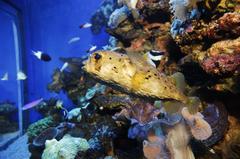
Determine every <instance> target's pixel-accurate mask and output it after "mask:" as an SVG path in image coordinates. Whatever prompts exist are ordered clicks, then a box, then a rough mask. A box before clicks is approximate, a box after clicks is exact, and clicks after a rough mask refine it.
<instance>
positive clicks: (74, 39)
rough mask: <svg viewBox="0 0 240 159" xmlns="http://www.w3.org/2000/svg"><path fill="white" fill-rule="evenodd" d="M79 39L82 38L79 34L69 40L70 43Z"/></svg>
mask: <svg viewBox="0 0 240 159" xmlns="http://www.w3.org/2000/svg"><path fill="white" fill-rule="evenodd" d="M79 40H80V37H78V36H76V37H73V38H71V39H70V40H69V41H68V44H72V43H75V42H77V41H79Z"/></svg>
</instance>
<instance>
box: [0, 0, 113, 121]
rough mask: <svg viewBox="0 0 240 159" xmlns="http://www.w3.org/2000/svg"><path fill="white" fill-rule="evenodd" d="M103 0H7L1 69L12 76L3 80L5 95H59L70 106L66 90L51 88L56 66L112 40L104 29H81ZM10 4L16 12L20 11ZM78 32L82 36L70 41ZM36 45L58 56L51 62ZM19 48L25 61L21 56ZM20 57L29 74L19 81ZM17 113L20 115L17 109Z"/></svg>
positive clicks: (27, 117)
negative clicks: (97, 31)
mask: <svg viewBox="0 0 240 159" xmlns="http://www.w3.org/2000/svg"><path fill="white" fill-rule="evenodd" d="M101 3H102V2H101V1H99V0H91V1H89V0H74V1H65V0H59V1H57V3H56V2H55V1H49V0H41V1H32V0H15V1H14V0H13V1H1V13H0V16H1V29H0V30H1V39H0V40H1V47H0V52H1V58H2V59H4V60H1V63H0V65H1V69H0V71H1V72H0V74H1V75H4V73H5V72H9V79H10V80H9V81H1V83H0V87H1V90H2V91H1V94H0V98H1V101H4V100H9V101H13V102H15V104H16V105H17V103H18V102H21V103H28V102H31V101H33V100H36V99H39V98H49V97H59V98H62V99H63V100H64V103H65V104H66V106H67V107H72V105H73V103H71V101H69V100H68V99H67V97H66V96H65V95H64V93H60V95H59V94H55V93H50V92H49V91H48V90H47V84H48V83H50V82H51V75H52V72H53V70H54V69H56V68H61V67H62V65H63V62H61V61H60V60H59V58H60V57H81V56H84V55H85V56H86V51H87V50H88V49H89V48H90V47H91V46H92V45H96V46H98V48H101V47H102V46H104V45H106V44H107V42H108V35H107V34H106V33H105V32H104V29H102V32H101V33H100V34H98V35H93V34H92V32H91V30H90V29H84V30H81V29H79V26H80V25H81V24H84V23H86V22H89V21H90V19H91V16H92V15H93V14H94V13H95V11H96V10H97V9H98V8H99V7H100V5H101ZM7 10H11V11H13V12H15V14H16V15H14V17H13V16H12V15H9V13H8V12H7ZM13 18H14V20H15V21H16V27H17V36H18V43H19V44H18V48H16V49H19V52H18V53H17V52H16V51H15V49H14V33H13V28H12V27H11V21H12V19H13ZM74 37H80V40H79V41H77V42H75V43H72V44H69V43H68V41H69V40H70V39H72V38H74ZM32 50H34V51H38V50H41V51H43V52H46V53H48V54H49V55H50V56H51V57H52V61H51V62H49V63H46V62H42V61H40V60H38V59H37V58H36V57H35V56H33V53H32ZM16 54H19V56H20V57H19V59H17V60H19V61H16ZM16 63H20V68H21V69H22V70H23V71H24V72H25V73H26V75H27V80H26V81H23V82H19V83H20V85H21V87H20V88H18V82H17V81H16V73H17V70H16ZM18 89H21V92H22V94H21V100H22V101H18V100H19V98H18V93H17V92H18ZM15 116H16V115H15ZM39 118H41V116H40V115H39V114H38V113H37V112H36V111H34V110H30V111H29V112H28V113H26V114H24V117H23V121H24V122H26V123H28V124H29V123H32V122H34V121H36V120H38V119H39Z"/></svg>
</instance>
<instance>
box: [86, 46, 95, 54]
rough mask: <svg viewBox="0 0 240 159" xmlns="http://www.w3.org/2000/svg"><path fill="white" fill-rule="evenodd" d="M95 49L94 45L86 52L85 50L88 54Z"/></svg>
mask: <svg viewBox="0 0 240 159" xmlns="http://www.w3.org/2000/svg"><path fill="white" fill-rule="evenodd" d="M96 49H97V46H96V45H92V46H91V47H90V48H89V49H88V50H87V53H90V52H93V51H95V50H96Z"/></svg>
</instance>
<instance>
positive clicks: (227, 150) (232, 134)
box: [213, 116, 240, 159]
mask: <svg viewBox="0 0 240 159" xmlns="http://www.w3.org/2000/svg"><path fill="white" fill-rule="evenodd" d="M228 121H229V123H230V125H229V129H228V131H227V132H226V134H225V135H224V138H223V140H222V141H220V142H219V143H218V144H216V145H215V146H214V147H213V149H214V150H215V152H216V153H217V154H219V155H220V156H221V157H222V158H226V159H234V158H239V157H240V135H239V134H240V132H239V131H240V129H239V128H240V123H239V121H238V119H236V118H235V117H233V116H229V118H228Z"/></svg>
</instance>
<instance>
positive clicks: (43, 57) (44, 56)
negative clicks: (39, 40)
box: [32, 50, 52, 62]
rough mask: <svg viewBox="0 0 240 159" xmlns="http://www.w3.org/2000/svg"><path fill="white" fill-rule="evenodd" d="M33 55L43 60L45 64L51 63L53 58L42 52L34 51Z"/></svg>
mask: <svg viewBox="0 0 240 159" xmlns="http://www.w3.org/2000/svg"><path fill="white" fill-rule="evenodd" d="M32 52H33V55H34V56H36V57H37V58H38V59H39V60H42V61H45V62H48V61H51V60H52V58H51V57H50V56H49V55H48V54H46V53H43V52H42V51H33V50H32Z"/></svg>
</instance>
